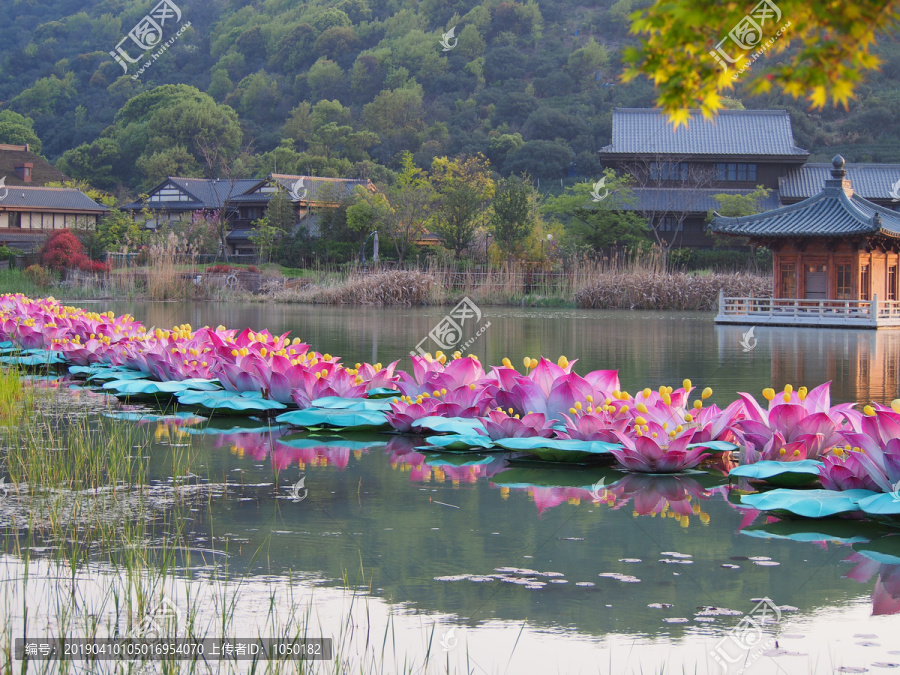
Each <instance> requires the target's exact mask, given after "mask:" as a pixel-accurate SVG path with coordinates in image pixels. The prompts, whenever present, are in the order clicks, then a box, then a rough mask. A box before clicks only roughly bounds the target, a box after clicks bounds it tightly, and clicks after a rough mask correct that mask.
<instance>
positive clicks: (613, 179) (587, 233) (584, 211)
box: [542, 170, 652, 251]
mask: <svg viewBox="0 0 900 675" xmlns="http://www.w3.org/2000/svg"><path fill="white" fill-rule="evenodd" d="M604 178H605V185H604V186H603V187H602V188H598V192H597V194H599V195H604V194H605V195H606V197H605V198H603V199H599V200H596V201H595V197H594V196H593V194H595V193H594V192H593V190H594V188H593V185H592V184H590V183H578V184H577V185H574V186H572V187H570V188H566V190H565V192H563V194H561V195H559V196H556V197H547V199H546V200H545V202H544V204H543V207H542V208H543V211H544V213H546V214H548V215H553V216H556V217H558V218H559V219H560V220H561V221H562V223H563V225H564V226H565V228H566V230H567V232H568V233H569V234H570V235H571V236H572V238H573V239H574V240H575V241H576V242H577V243H578V244H580V245H582V246H589V247H590V248H592V249H593V250H594V251H602V250H604V249H607V248H609V247H611V246H614V245H620V246H621V245H625V246H640V245H642V244H650V243H652V239H651V232H650V228H649V226H648V225H647V221H645V220H644V219H643V218H641V217H640V216H639V215H638V214H636V213H634V212H633V211H627V210H623V209H622V207H623V206H625V205H626V204H628V203H631V202H633V201H634V196H633V194H632V193H631V191H630V190H629V189H628V185H629V183H628V181H627V179H625V178H618V177H617V176H616V175H615V173H614V172H613V171H612V170H607V171H606V173H605V174H604Z"/></svg>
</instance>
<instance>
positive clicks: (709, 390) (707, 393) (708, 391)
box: [700, 387, 712, 399]
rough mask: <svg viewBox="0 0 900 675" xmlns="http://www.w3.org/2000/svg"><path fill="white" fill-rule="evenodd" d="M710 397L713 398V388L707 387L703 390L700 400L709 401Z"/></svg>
mask: <svg viewBox="0 0 900 675" xmlns="http://www.w3.org/2000/svg"><path fill="white" fill-rule="evenodd" d="M710 396H712V387H706V389H704V390H703V393H701V394H700V398H703V399H707V398H709V397H710Z"/></svg>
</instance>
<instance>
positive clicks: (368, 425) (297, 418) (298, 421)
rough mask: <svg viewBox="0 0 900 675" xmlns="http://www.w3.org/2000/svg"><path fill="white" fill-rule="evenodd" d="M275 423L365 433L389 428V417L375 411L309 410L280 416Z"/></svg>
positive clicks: (295, 411) (294, 411)
mask: <svg viewBox="0 0 900 675" xmlns="http://www.w3.org/2000/svg"><path fill="white" fill-rule="evenodd" d="M275 421H276V422H283V423H285V424H290V425H291V426H294V427H303V428H305V429H315V428H318V427H332V428H336V429H353V430H357V431H363V430H368V429H381V428H384V427H386V426H387V417H385V415H384V413H381V412H377V411H374V410H337V409H328V408H307V409H306V410H293V411H291V412H289V413H284V414H283V415H279V416H278V417H276V418H275Z"/></svg>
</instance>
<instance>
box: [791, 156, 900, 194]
mask: <svg viewBox="0 0 900 675" xmlns="http://www.w3.org/2000/svg"><path fill="white" fill-rule="evenodd" d="M844 169H845V170H846V171H847V178H849V179H850V181H851V183H852V184H853V191H854V192H855V193H856V194H858V195H859V196H860V197H863V198H865V199H893V196H892V195H891V191H892V190H893V187H894V185H896V184H897V183H898V181H900V164H845V165H844ZM829 178H831V164H830V163H828V164H819V163H812V162H810V163H809V164H804V165H803V166H800V167H796V168H794V169H791V171H789V172H788V174H787V175H785V176H782V177H781V178H779V179H778V187H779V192H781V196H782V199H788V200H790V199H806V198H807V197H811V196H813V195H814V194H817V193H818V192H819V191H820V190H821V189H822V185H824V184H825V181H826V180H827V179H829ZM898 188H900V185H898ZM897 202H898V203H900V199H898V200H897Z"/></svg>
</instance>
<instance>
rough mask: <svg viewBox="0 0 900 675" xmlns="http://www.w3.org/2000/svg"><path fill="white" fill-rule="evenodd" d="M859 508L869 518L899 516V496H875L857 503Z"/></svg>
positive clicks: (890, 493) (891, 493)
mask: <svg viewBox="0 0 900 675" xmlns="http://www.w3.org/2000/svg"><path fill="white" fill-rule="evenodd" d="M859 508H860V510H862V511H863V512H865V513H867V514H869V515H870V516H900V495H898V493H896V492H888V493H886V494H876V495H873V496H871V497H866V498H865V499H861V500H860V501H859Z"/></svg>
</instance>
